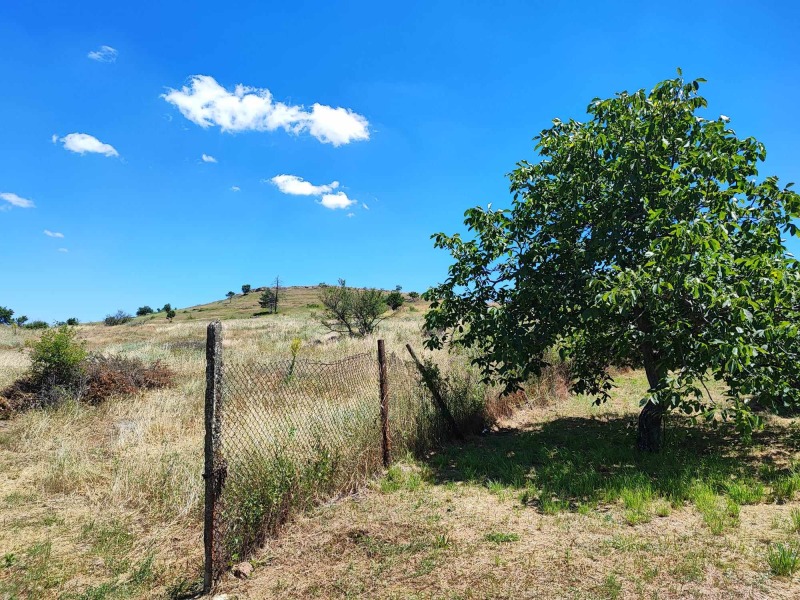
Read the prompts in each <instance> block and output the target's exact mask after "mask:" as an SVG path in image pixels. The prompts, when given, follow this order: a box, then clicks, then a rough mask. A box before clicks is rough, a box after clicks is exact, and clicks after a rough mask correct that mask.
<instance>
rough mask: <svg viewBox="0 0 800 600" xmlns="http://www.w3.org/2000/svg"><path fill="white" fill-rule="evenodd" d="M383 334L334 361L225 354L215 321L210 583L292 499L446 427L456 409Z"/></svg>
mask: <svg viewBox="0 0 800 600" xmlns="http://www.w3.org/2000/svg"><path fill="white" fill-rule="evenodd" d="M379 346H380V351H379V352H377V353H374V354H373V353H366V354H358V355H355V356H349V357H347V358H344V359H342V360H338V361H336V362H332V363H320V362H311V361H307V360H302V359H297V360H294V359H291V360H284V361H274V362H270V363H254V362H248V363H237V362H235V360H229V359H228V357H226V360H225V364H224V366H223V357H222V328H221V325H220V324H219V322H214V323H211V324H210V325H209V328H208V342H207V389H206V415H205V416H206V447H205V458H206V462H205V464H206V468H205V477H206V502H205V540H204V541H205V573H204V588H205V589H206V591H208V590H210V589H211V587H212V586H213V584H214V582H215V581H216V580H217V579H218V578H219V576H220V575H221V574H222V573H223V572H224V571H225V570H226V569H227V568H228V567H230V566H231V565H232V564H234V563H236V562H238V561H240V560H243V559H244V558H246V557H247V556H249V555H250V554H251V553H252V551H253V550H255V549H256V548H257V547H258V546H260V545H261V544H262V543H263V542H264V540H265V538H266V537H268V536H270V535H272V534H274V533H275V532H276V530H277V529H278V528H279V527H280V525H281V524H282V523H283V522H284V521H285V520H286V519H287V517H288V516H289V515H290V514H291V513H292V512H293V511H296V510H302V509H304V508H308V507H310V506H313V505H315V504H318V503H319V502H321V501H323V500H325V499H328V498H331V497H333V496H336V495H339V494H346V493H349V492H352V491H354V490H355V489H356V488H357V487H358V486H360V485H361V484H363V482H364V481H365V480H366V479H368V478H369V477H371V476H373V475H374V474H376V473H377V472H379V471H380V470H381V469H382V468H383V467H384V466H385V465H387V464H388V462H389V461H390V460H391V456H401V455H404V454H405V453H406V452H414V453H419V452H421V451H423V450H425V449H427V448H429V447H430V446H431V445H433V444H436V443H438V442H440V441H442V440H444V439H445V437H447V436H448V434H449V432H450V431H451V430H452V428H453V427H454V426H455V421H454V420H453V418H452V417H450V419H449V420H446V419H445V418H443V413H442V409H443V408H444V403H443V402H442V400H441V398H438V401H437V399H436V398H434V397H433V396H432V395H431V391H430V390H431V389H434V388H431V387H430V386H429V385H426V384H425V382H424V381H423V377H421V376H420V372H421V370H420V369H419V367H418V366H417V364H415V363H414V362H413V361H405V360H403V359H402V358H401V357H400V356H398V355H397V354H396V353H391V352H390V353H388V354H386V353H384V352H383V343H382V342H379ZM233 358H234V359H235V357H233ZM381 367H383V369H382V368H381ZM434 391H435V389H434ZM437 396H438V394H437ZM444 410H445V416H446V415H447V414H449V413H447V409H446V408H445V409H444ZM457 416H458V417H460V416H461V415H457ZM456 420H459V419H456Z"/></svg>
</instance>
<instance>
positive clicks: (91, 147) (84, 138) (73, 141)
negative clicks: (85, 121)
mask: <svg viewBox="0 0 800 600" xmlns="http://www.w3.org/2000/svg"><path fill="white" fill-rule="evenodd" d="M53 138H55V139H54V140H53V142H54V143H55V141H59V142H61V143H62V144H64V148H66V149H67V150H69V151H71V152H77V153H78V154H85V153H87V152H90V153H93V154H103V155H105V156H119V153H118V152H117V150H116V148H114V146H112V145H111V144H104V143H103V142H101V141H100V140H98V139H97V138H96V137H94V136H92V135H89V134H88V133H70V134H69V135H65V136H64V137H63V138H58V137H57V136H53Z"/></svg>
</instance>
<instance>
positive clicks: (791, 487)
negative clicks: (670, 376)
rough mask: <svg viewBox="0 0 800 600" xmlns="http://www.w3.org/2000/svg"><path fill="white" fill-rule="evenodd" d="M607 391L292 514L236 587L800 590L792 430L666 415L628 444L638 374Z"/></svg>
mask: <svg viewBox="0 0 800 600" xmlns="http://www.w3.org/2000/svg"><path fill="white" fill-rule="evenodd" d="M617 380H618V382H619V384H620V389H619V390H618V393H617V394H616V395H615V397H614V400H613V401H612V402H611V403H609V404H606V405H605V406H602V407H595V406H592V405H591V403H590V402H589V401H588V400H586V399H582V398H574V399H572V400H570V401H568V402H565V403H562V404H558V405H553V406H546V407H538V408H529V409H524V410H521V411H519V412H517V413H516V414H514V415H513V416H512V417H511V418H510V419H509V420H507V421H505V422H501V423H500V427H499V428H498V429H497V430H496V431H493V432H491V433H488V434H486V435H483V436H479V437H475V438H472V439H470V440H468V441H467V442H465V443H462V444H452V445H449V446H446V447H445V448H443V449H442V450H441V451H438V452H436V453H434V454H432V455H431V456H430V457H428V458H427V459H426V460H421V461H420V460H413V459H408V460H407V461H405V462H402V463H399V464H397V465H395V466H393V467H392V468H391V469H390V470H389V471H388V473H387V474H386V476H385V477H384V478H383V479H381V480H380V481H378V482H376V483H375V484H373V485H372V486H371V487H370V489H369V490H368V491H366V492H365V493H362V494H359V495H357V496H354V497H352V498H350V499H347V500H346V501H342V502H339V503H336V504H332V505H326V506H323V507H321V508H318V509H316V510H315V511H312V512H310V513H308V514H306V515H305V516H303V517H302V518H299V519H297V520H296V521H295V522H294V523H293V524H291V525H290V526H289V527H288V528H287V529H286V530H284V531H283V532H282V534H281V536H280V538H279V539H276V540H271V541H269V542H268V543H267V544H266V546H265V547H264V549H263V550H262V551H261V553H260V554H258V555H257V556H256V558H255V559H254V560H253V564H254V565H255V566H256V569H255V572H254V574H253V575H252V576H251V577H250V578H249V579H248V580H246V581H239V580H236V579H234V578H230V577H229V578H228V580H227V581H226V582H224V584H223V586H222V587H221V591H222V592H225V593H228V594H229V595H230V596H229V597H231V598H233V597H235V598H398V599H399V598H448V599H461V598H464V599H467V598H575V599H614V598H642V599H652V598H660V599H673V598H676V599H677V598H763V599H768V598H769V599H772V598H786V599H788V598H797V597H800V582H799V581H798V578H797V576H796V573H797V569H798V568H799V567H800V558H798V557H799V556H800V554H798V553H799V552H800V550H799V549H800V533H798V532H800V503H798V502H797V491H798V489H800V488H798V484H800V471H798V464H797V463H796V462H795V461H796V460H797V458H798V457H800V454H798V452H799V451H800V428H798V426H797V424H796V423H794V422H793V421H789V420H784V419H777V418H773V419H770V421H769V424H768V427H767V430H766V431H765V432H763V433H760V434H757V435H756V437H755V440H754V442H753V444H752V445H743V444H741V443H739V442H737V441H736V440H735V439H732V438H731V437H730V436H729V434H730V433H731V432H730V431H728V430H727V429H726V428H724V427H723V428H720V429H710V428H708V427H704V426H698V425H693V424H692V423H690V422H689V421H688V420H686V419H681V418H678V417H672V418H670V421H669V422H668V424H667V438H666V439H667V441H666V448H665V450H664V452H663V453H662V454H660V455H657V456H642V455H639V454H637V453H636V452H635V451H634V450H633V446H634V441H635V414H636V409H637V399H638V398H639V397H640V395H641V394H642V393H643V392H644V391H645V388H646V384H645V379H644V376H643V374H640V373H636V372H628V373H622V374H620V375H619V376H618V377H617Z"/></svg>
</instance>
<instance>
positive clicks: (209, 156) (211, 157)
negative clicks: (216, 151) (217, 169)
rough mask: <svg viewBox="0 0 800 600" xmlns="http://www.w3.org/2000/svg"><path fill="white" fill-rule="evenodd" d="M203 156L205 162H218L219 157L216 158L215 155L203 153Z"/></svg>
mask: <svg viewBox="0 0 800 600" xmlns="http://www.w3.org/2000/svg"><path fill="white" fill-rule="evenodd" d="M201 158H202V159H203V162H205V163H215V162H217V159H216V158H214V157H213V156H211V155H210V154H203V156H202V157H201Z"/></svg>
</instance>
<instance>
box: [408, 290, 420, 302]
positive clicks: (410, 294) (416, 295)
mask: <svg viewBox="0 0 800 600" xmlns="http://www.w3.org/2000/svg"><path fill="white" fill-rule="evenodd" d="M408 297H409V298H411V301H412V302H416V301H417V298H419V292H413V291H412V292H408Z"/></svg>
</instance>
